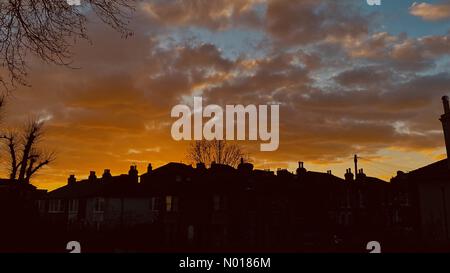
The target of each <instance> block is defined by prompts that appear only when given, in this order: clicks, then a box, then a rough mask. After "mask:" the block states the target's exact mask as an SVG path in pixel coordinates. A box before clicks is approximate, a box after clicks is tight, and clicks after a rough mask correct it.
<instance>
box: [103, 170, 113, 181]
mask: <svg viewBox="0 0 450 273" xmlns="http://www.w3.org/2000/svg"><path fill="white" fill-rule="evenodd" d="M111 177H112V175H111V170H110V169H105V171H104V172H103V175H102V179H104V180H107V179H110V178H111Z"/></svg>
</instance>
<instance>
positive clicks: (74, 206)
mask: <svg viewBox="0 0 450 273" xmlns="http://www.w3.org/2000/svg"><path fill="white" fill-rule="evenodd" d="M69 212H78V200H77V199H73V200H69Z"/></svg>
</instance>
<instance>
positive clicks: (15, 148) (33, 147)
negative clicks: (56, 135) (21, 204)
mask: <svg viewBox="0 0 450 273" xmlns="http://www.w3.org/2000/svg"><path fill="white" fill-rule="evenodd" d="M43 126H44V122H43V121H40V120H38V119H34V120H31V121H29V122H28V124H27V125H26V127H25V129H24V131H23V132H22V133H17V132H16V131H10V132H8V133H7V134H4V135H2V136H1V138H2V139H3V141H4V144H5V146H6V147H7V151H8V152H9V165H10V168H9V172H10V175H9V178H10V179H11V180H17V181H19V182H24V183H30V179H31V177H32V176H33V175H34V174H35V173H36V172H38V171H39V170H40V169H41V168H42V167H44V166H46V165H48V164H50V163H51V162H53V161H54V159H55V155H54V153H53V152H47V151H44V150H41V149H39V148H38V147H37V146H38V143H39V140H40V139H41V138H42V134H43Z"/></svg>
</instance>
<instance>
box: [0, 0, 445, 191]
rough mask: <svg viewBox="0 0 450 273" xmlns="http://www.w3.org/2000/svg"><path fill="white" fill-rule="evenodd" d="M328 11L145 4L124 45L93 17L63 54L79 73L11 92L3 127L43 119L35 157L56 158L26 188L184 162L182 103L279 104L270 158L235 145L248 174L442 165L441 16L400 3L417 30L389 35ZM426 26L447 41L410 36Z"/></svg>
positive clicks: (391, 170) (38, 72)
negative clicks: (84, 35) (177, 108)
mask: <svg viewBox="0 0 450 273" xmlns="http://www.w3.org/2000/svg"><path fill="white" fill-rule="evenodd" d="M336 2H337V1H312V0H305V1H287V0H285V1H281V0H280V1H268V2H267V1H259V0H239V1H223V0H220V1H184V2H182V3H181V2H174V1H144V3H143V4H141V5H139V7H138V9H137V11H136V14H135V15H134V17H135V18H134V20H133V22H132V24H131V28H132V29H133V30H134V33H135V34H134V36H132V37H131V38H128V39H121V38H120V37H119V34H117V33H115V32H114V31H113V30H111V29H109V28H108V27H106V26H104V25H103V24H101V23H100V22H97V21H96V20H95V19H93V18H92V22H91V23H90V24H89V33H90V37H91V38H92V41H93V44H92V45H91V44H88V43H86V42H83V41H79V42H78V43H77V44H76V45H75V46H74V52H75V53H76V54H75V57H74V61H75V62H74V66H75V67H78V68H79V69H68V68H65V67H57V66H52V65H48V64H43V63H41V62H39V61H37V60H34V59H30V73H29V83H30V84H31V85H32V87H31V88H28V87H20V88H18V90H15V91H14V92H13V94H12V95H11V96H10V97H9V99H8V103H7V106H6V109H5V110H4V118H3V120H4V121H3V123H4V125H5V126H6V127H17V126H20V124H22V123H23V121H25V120H27V118H29V117H30V116H33V115H34V116H35V115H40V116H41V117H43V118H45V119H46V120H47V127H46V134H45V139H44V140H43V141H42V142H41V143H40V145H42V146H43V147H46V148H48V149H52V150H55V151H56V153H57V160H56V162H54V163H53V164H52V165H51V166H49V167H47V168H45V169H44V170H42V171H41V173H40V174H39V175H38V176H36V177H35V178H34V180H33V183H34V184H36V185H37V186H39V187H40V188H46V189H54V188H56V187H58V186H61V185H64V184H65V183H66V180H67V177H68V176H69V175H70V174H75V175H76V176H77V178H79V179H82V178H86V177H87V176H88V174H89V171H90V170H95V171H97V173H98V175H101V173H102V172H103V169H106V168H108V169H111V171H112V173H113V174H120V173H125V172H127V170H128V168H129V165H130V164H134V163H135V164H137V165H138V169H139V170H140V173H143V172H144V170H145V169H146V166H147V164H148V163H152V164H153V166H154V167H157V166H161V165H163V164H165V163H167V162H170V161H176V162H180V161H183V162H186V157H185V150H186V145H187V143H186V142H176V141H174V140H172V137H171V135H170V127H171V124H172V122H173V121H174V119H171V118H170V110H171V108H172V107H173V106H174V105H176V104H179V103H180V102H185V101H189V100H191V99H192V96H193V95H202V96H203V97H204V99H205V100H206V101H205V103H211V104H220V105H224V104H238V103H240V104H244V105H246V104H267V103H274V102H275V103H279V104H280V147H279V149H278V150H277V151H276V152H265V153H264V152H259V144H260V143H259V142H254V143H243V145H244V146H245V150H246V151H247V152H248V153H249V154H250V156H251V158H252V162H253V163H254V164H255V165H256V167H258V168H264V169H267V168H271V169H276V168H289V169H290V170H294V169H295V168H296V167H297V161H305V162H306V163H305V164H306V165H305V166H306V168H308V169H310V170H317V171H326V170H332V171H333V173H334V174H336V175H339V176H343V174H344V173H345V169H346V168H349V167H353V161H352V156H353V154H355V153H358V154H359V155H360V156H361V157H362V158H363V159H361V162H360V166H361V167H362V168H364V169H365V172H366V173H367V174H368V175H370V176H378V177H381V178H384V179H389V178H390V177H391V176H392V175H394V174H395V172H396V171H397V170H398V169H402V170H405V171H407V170H411V169H414V168H417V167H420V166H422V165H425V164H428V163H431V162H433V161H436V160H438V159H441V158H443V157H444V154H445V149H444V141H443V135H442V132H441V125H440V123H439V120H438V118H439V115H440V114H441V113H442V107H441V102H440V97H441V96H442V95H445V94H448V93H449V89H448V88H449V86H450V75H449V68H450V61H449V58H448V54H449V53H450V44H449V43H450V42H449V41H450V38H449V34H448V33H449V32H448V30H449V28H448V27H447V26H448V18H450V14H446V13H445V12H444V13H443V12H442V11H439V12H438V11H437V10H436V8H435V5H437V4H433V3H429V4H427V5H420V6H417V5H415V6H413V5H412V3H411V4H410V5H408V6H406V7H404V9H403V10H402V11H401V12H403V13H404V16H405V18H409V17H411V18H410V19H408V20H414V22H416V23H417V26H416V29H415V30H414V31H413V30H411V31H409V30H408V29H405V30H404V31H403V32H400V31H399V30H398V29H395V28H394V27H393V26H392V29H391V26H390V25H389V22H387V21H386V22H384V21H383V20H380V17H382V16H383V10H377V13H375V14H372V13H370V12H371V11H368V10H367V8H366V7H361V5H360V4H357V5H354V4H349V3H354V2H358V3H359V1H354V2H351V1H343V2H342V3H340V4H336ZM361 2H364V1H361ZM429 2H436V1H429ZM367 12H369V13H370V16H369V15H367V14H368V13H367ZM386 20H387V19H386ZM405 20H407V19H405ZM428 24H439V26H441V25H442V24H443V26H442V29H444V30H447V31H442V33H435V32H434V33H432V34H430V35H426V34H423V33H419V32H418V30H420V29H426V28H427V27H431V26H434V25H431V26H429V25H428ZM397 27H398V26H397ZM405 28H406V27H405ZM424 32H426V31H424Z"/></svg>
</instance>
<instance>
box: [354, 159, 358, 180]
mask: <svg viewBox="0 0 450 273" xmlns="http://www.w3.org/2000/svg"><path fill="white" fill-rule="evenodd" d="M353 161H355V178H356V174H358V156H357V155H355V157H354V159H353Z"/></svg>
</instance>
